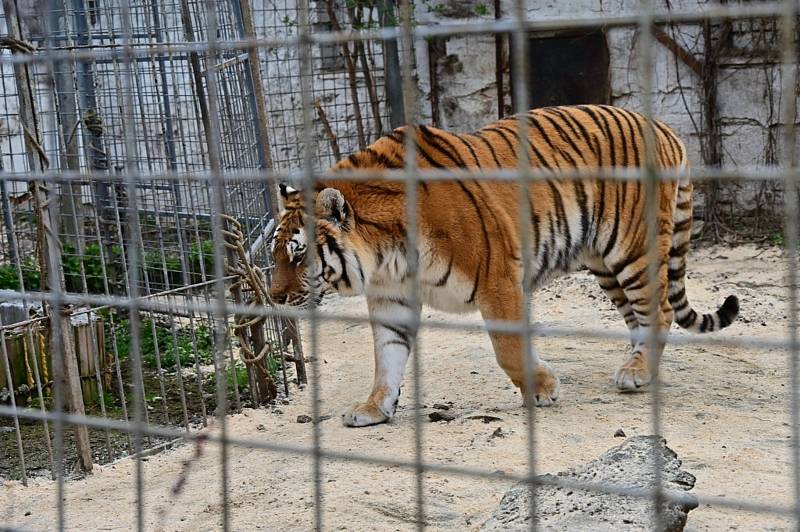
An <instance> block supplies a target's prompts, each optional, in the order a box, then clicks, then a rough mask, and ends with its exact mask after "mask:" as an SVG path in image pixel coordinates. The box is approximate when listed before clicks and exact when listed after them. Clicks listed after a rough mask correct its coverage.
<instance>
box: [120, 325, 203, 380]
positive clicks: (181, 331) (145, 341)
mask: <svg viewBox="0 0 800 532" xmlns="http://www.w3.org/2000/svg"><path fill="white" fill-rule="evenodd" d="M114 332H115V335H116V340H117V349H118V353H119V357H120V359H127V358H129V357H130V354H131V333H130V321H129V320H122V321H120V322H119V323H118V324H117V326H116V328H115V331H114ZM194 332H195V340H196V342H195V343H196V345H197V352H196V353H197V357H198V360H199V361H200V363H201V364H209V363H211V362H212V361H213V360H214V339H213V333H212V331H211V329H210V328H209V327H207V326H205V325H199V326H197V327H195V331H194ZM111 336H112V335H111V334H109V335H108V337H107V339H106V343H107V346H106V349H109V350H110V349H111V348H112V344H111V341H112V340H111ZM195 343H193V342H192V331H191V329H189V328H188V327H186V328H178V329H176V330H175V338H174V339H173V336H172V328H171V327H169V326H166V325H163V324H161V323H159V322H158V321H155V320H152V319H144V320H142V321H141V322H140V323H139V351H140V353H141V357H142V364H143V365H144V366H146V367H149V368H155V367H157V363H156V347H158V354H159V358H160V360H161V368H162V369H172V368H174V367H175V366H176V360H178V361H180V364H181V366H183V367H186V366H189V365H192V364H194V357H195Z"/></svg>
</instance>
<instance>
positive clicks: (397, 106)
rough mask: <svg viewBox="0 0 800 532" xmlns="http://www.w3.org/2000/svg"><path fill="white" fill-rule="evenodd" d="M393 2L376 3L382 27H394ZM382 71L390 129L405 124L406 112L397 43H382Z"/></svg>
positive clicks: (387, 41)
mask: <svg viewBox="0 0 800 532" xmlns="http://www.w3.org/2000/svg"><path fill="white" fill-rule="evenodd" d="M394 4H395V0H379V1H378V2H376V7H377V8H378V18H379V19H380V21H381V26H383V27H393V26H395V25H396V20H395V14H394ZM383 70H384V75H385V77H386V85H385V89H386V101H387V103H388V104H389V123H390V124H391V126H392V129H394V128H398V127H400V126H402V125H403V124H405V120H406V112H405V108H404V96H403V92H402V88H403V82H402V79H401V75H400V73H401V70H400V55H399V53H398V50H397V41H396V40H394V39H387V40H385V41H383Z"/></svg>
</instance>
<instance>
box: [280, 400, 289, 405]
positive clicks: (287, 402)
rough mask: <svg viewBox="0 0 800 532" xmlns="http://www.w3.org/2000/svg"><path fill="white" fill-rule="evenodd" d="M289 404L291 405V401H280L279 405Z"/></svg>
mask: <svg viewBox="0 0 800 532" xmlns="http://www.w3.org/2000/svg"><path fill="white" fill-rule="evenodd" d="M290 403H291V401H289V400H288V399H283V400H281V404H282V405H288V404H290Z"/></svg>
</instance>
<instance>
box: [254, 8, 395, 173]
mask: <svg viewBox="0 0 800 532" xmlns="http://www.w3.org/2000/svg"><path fill="white" fill-rule="evenodd" d="M300 9H301V4H300V3H298V2H293V1H278V2H263V3H262V2H255V3H254V4H253V18H254V23H255V26H256V36H257V37H261V38H273V39H274V38H286V37H289V38H291V37H297V36H298V35H299V34H300V33H301V32H303V31H307V32H315V33H323V32H329V31H344V30H376V29H379V28H381V27H382V26H385V25H391V24H392V23H394V22H395V20H394V19H391V20H387V19H388V16H386V14H384V16H383V18H382V17H381V12H382V11H383V10H382V9H380V2H378V3H371V2H352V1H342V0H330V1H328V0H324V1H319V2H313V3H312V4H311V7H310V8H309V13H308V16H307V18H306V20H307V22H306V24H307V27H306V28H303V27H300V24H301V17H300V13H299V10H300ZM310 53H311V57H310V59H309V60H310V61H311V62H312V73H311V74H310V78H309V79H308V80H301V79H300V76H301V74H300V68H299V67H300V57H299V52H298V50H297V48H295V47H286V46H269V47H263V48H259V54H260V57H261V61H262V67H263V73H264V85H265V89H266V92H267V94H268V95H269V96H268V98H267V105H268V108H269V121H270V128H271V129H272V131H273V135H272V136H271V146H272V156H273V160H274V162H275V165H276V167H277V168H281V169H289V168H298V167H299V166H300V165H301V164H302V161H303V157H304V153H303V150H306V149H308V150H312V151H311V158H312V160H313V161H315V162H314V164H315V168H316V169H318V170H322V169H325V168H328V167H330V166H331V165H332V164H333V163H335V162H337V161H339V160H340V159H341V158H342V157H343V156H347V155H349V154H351V153H353V152H355V151H357V150H359V149H364V148H365V147H366V146H367V145H368V144H370V143H372V142H373V141H375V140H377V139H378V137H380V136H382V135H383V134H384V133H387V132H388V131H391V129H392V127H393V126H392V124H391V121H390V119H389V116H388V109H387V105H386V88H385V87H386V85H385V75H384V69H385V65H384V51H383V43H382V42H381V41H374V40H365V41H355V42H330V43H318V44H315V45H314V46H313V47H312V49H311V52H310ZM304 82H307V83H308V86H309V91H310V100H309V104H310V105H311V106H312V109H311V116H312V120H313V123H314V134H315V136H316V137H318V138H321V139H324V140H323V141H322V142H317V143H314V144H313V145H309V144H306V143H304V142H302V134H301V131H302V124H303V116H302V106H303V103H302V100H301V98H300V94H299V93H300V87H301V86H302V83H304ZM396 125H399V124H396Z"/></svg>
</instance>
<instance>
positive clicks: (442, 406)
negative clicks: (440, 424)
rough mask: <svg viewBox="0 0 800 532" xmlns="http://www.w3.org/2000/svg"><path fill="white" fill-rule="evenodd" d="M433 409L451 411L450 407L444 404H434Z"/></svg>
mask: <svg viewBox="0 0 800 532" xmlns="http://www.w3.org/2000/svg"><path fill="white" fill-rule="evenodd" d="M433 408H435V409H436V410H450V406H449V405H446V404H444V403H433Z"/></svg>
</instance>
